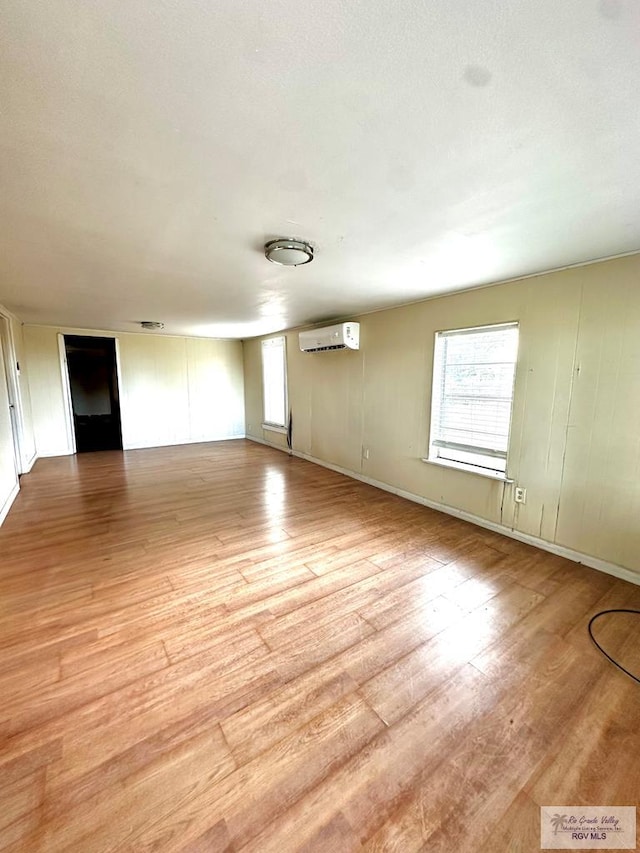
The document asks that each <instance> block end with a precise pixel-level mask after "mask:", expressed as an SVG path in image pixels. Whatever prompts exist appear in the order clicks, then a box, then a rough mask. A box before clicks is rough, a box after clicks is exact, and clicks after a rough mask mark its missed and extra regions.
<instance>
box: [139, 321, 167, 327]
mask: <svg viewBox="0 0 640 853" xmlns="http://www.w3.org/2000/svg"><path fill="white" fill-rule="evenodd" d="M140 325H141V326H142V328H143V329H164V323H158V321H157V320H141V321H140Z"/></svg>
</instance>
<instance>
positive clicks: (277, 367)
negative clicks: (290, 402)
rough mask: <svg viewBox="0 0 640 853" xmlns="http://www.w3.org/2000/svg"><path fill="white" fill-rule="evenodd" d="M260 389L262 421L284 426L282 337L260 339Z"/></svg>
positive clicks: (285, 410)
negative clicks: (261, 392)
mask: <svg viewBox="0 0 640 853" xmlns="http://www.w3.org/2000/svg"><path fill="white" fill-rule="evenodd" d="M262 391H263V394H262V399H263V406H264V411H263V416H264V423H265V424H267V425H269V426H276V427H285V426H286V422H287V368H286V355H285V339H284V337H279V338H270V339H269V340H268V341H262Z"/></svg>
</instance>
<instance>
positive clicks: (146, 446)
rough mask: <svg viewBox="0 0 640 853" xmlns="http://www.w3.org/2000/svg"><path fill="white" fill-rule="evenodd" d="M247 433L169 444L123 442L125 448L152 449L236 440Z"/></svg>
mask: <svg viewBox="0 0 640 853" xmlns="http://www.w3.org/2000/svg"><path fill="white" fill-rule="evenodd" d="M245 437H246V436H245V434H244V433H241V434H240V435H217V436H215V438H194V439H192V440H191V441H171V442H169V443H167V444H125V443H124V442H123V447H122V449H123V450H152V449H153V448H154V447H181V446H183V445H186V444H211V443H212V442H214V441H234V440H238V439H242V438H245Z"/></svg>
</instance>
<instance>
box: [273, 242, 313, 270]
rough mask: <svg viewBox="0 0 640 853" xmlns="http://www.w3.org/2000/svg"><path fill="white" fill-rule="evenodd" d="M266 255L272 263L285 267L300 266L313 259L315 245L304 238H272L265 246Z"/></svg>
mask: <svg viewBox="0 0 640 853" xmlns="http://www.w3.org/2000/svg"><path fill="white" fill-rule="evenodd" d="M264 256H265V258H266V259H267V260H268V261H271V263H272V264H281V265H282V266H284V267H299V266H302V264H310V263H311V261H312V260H313V246H310V245H309V243H305V242H303V241H302V240H287V239H284V238H280V239H279V240H271V242H270V243H266V244H265V247H264Z"/></svg>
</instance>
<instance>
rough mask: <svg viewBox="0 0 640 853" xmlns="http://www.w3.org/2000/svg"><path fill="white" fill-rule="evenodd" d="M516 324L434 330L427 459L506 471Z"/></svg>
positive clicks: (516, 351) (515, 352) (516, 334)
mask: <svg viewBox="0 0 640 853" xmlns="http://www.w3.org/2000/svg"><path fill="white" fill-rule="evenodd" d="M517 353H518V324H517V323H507V324H502V325H499V326H485V327H481V328H474V329H457V330H455V331H449V332H438V333H437V335H436V346H435V360H434V372H433V398H432V412H431V440H430V452H429V458H430V459H446V460H450V461H453V462H462V463H465V464H469V465H475V466H477V467H482V468H487V469H490V470H493V471H501V472H504V471H505V470H506V458H507V448H508V444H509V429H510V426H511V403H512V399H513V382H514V375H515V365H516V358H517Z"/></svg>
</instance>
